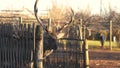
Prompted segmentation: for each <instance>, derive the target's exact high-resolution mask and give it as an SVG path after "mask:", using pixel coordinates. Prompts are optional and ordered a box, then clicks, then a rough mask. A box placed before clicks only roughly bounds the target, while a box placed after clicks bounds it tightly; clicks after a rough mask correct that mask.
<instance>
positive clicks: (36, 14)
mask: <svg viewBox="0 0 120 68" xmlns="http://www.w3.org/2000/svg"><path fill="white" fill-rule="evenodd" d="M37 4H38V0H36V1H35V5H34V14H35V17H36V19H37V21H38V23H39V24H40V25H41V26H42V28H43V30H45V31H46V32H48V30H47V28H45V26H44V25H43V24H42V20H41V19H40V18H39V17H38V7H37Z"/></svg>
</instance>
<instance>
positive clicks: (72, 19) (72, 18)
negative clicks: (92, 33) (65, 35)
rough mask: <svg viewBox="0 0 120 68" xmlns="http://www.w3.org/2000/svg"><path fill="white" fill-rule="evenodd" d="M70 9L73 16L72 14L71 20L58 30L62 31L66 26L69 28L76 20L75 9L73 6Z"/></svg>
mask: <svg viewBox="0 0 120 68" xmlns="http://www.w3.org/2000/svg"><path fill="white" fill-rule="evenodd" d="M70 10H71V13H72V14H71V16H70V21H69V22H68V21H67V22H66V23H67V24H65V25H64V26H63V27H61V29H59V30H58V32H61V31H62V30H63V29H65V28H67V27H68V26H69V25H70V24H71V23H72V22H73V21H74V11H73V9H72V8H70Z"/></svg>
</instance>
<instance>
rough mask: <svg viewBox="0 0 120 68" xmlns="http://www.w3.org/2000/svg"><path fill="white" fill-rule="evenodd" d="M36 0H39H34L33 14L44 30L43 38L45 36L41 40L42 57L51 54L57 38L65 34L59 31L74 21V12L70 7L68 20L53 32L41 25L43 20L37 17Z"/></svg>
mask: <svg viewBox="0 0 120 68" xmlns="http://www.w3.org/2000/svg"><path fill="white" fill-rule="evenodd" d="M38 1H39V0H36V1H35V4H34V15H35V18H36V20H37V23H38V24H39V25H40V26H41V27H42V30H43V31H44V33H43V36H44V37H43V38H45V37H47V38H45V39H44V41H43V53H44V57H47V56H49V55H50V54H52V53H53V51H54V50H57V46H58V39H59V38H62V37H63V36H64V35H65V33H61V31H63V30H64V29H65V28H67V27H68V26H69V25H70V24H71V23H72V22H73V21H74V18H73V17H74V12H73V10H72V8H71V9H70V10H71V12H72V15H71V16H70V21H66V23H67V24H65V25H64V26H62V27H61V28H60V29H59V30H57V32H53V31H51V30H49V29H47V28H46V27H45V26H44V25H43V21H42V20H41V18H39V17H38V6H37V5H38ZM51 42H52V43H51Z"/></svg>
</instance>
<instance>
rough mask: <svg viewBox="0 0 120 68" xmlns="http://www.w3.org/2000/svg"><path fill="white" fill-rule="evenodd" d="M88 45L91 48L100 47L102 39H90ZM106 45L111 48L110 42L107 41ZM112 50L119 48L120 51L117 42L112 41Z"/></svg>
mask: <svg viewBox="0 0 120 68" xmlns="http://www.w3.org/2000/svg"><path fill="white" fill-rule="evenodd" d="M88 46H89V49H93V48H96V47H100V41H99V40H88ZM104 46H105V47H107V48H109V47H110V42H109V41H105V44H104ZM112 50H119V51H120V48H119V47H118V44H117V42H112Z"/></svg>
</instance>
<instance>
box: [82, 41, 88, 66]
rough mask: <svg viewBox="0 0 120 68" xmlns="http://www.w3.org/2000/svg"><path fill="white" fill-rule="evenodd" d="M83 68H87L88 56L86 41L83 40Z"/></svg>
mask: <svg viewBox="0 0 120 68" xmlns="http://www.w3.org/2000/svg"><path fill="white" fill-rule="evenodd" d="M83 48H84V68H89V54H88V43H87V39H85V40H84V47H83Z"/></svg>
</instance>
